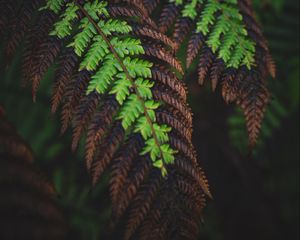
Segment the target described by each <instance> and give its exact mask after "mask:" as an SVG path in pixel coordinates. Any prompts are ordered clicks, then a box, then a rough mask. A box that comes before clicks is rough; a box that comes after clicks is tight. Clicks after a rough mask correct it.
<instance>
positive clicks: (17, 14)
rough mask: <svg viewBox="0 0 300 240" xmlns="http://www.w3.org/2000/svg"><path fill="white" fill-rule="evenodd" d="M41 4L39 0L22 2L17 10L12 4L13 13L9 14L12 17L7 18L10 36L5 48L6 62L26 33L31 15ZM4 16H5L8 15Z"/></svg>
mask: <svg viewBox="0 0 300 240" xmlns="http://www.w3.org/2000/svg"><path fill="white" fill-rule="evenodd" d="M41 2H42V1H41V0H33V1H29V2H22V3H21V6H20V7H19V8H18V7H17V5H18V4H17V3H15V4H14V5H15V6H14V8H15V11H12V12H11V14H12V15H10V16H9V15H8V18H9V19H11V20H10V24H9V32H10V34H9V36H8V39H7V41H6V47H5V48H6V50H5V51H6V57H7V59H8V60H10V59H11V58H12V56H13V55H14V53H15V51H16V49H17V47H18V46H19V45H20V43H21V41H22V40H23V38H24V36H25V34H26V33H27V32H28V29H29V27H30V22H31V19H32V17H33V13H34V12H35V11H36V10H37V9H38V8H39V7H40V6H41ZM4 14H5V15H6V14H8V13H4Z"/></svg>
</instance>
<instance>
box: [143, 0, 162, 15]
mask: <svg viewBox="0 0 300 240" xmlns="http://www.w3.org/2000/svg"><path fill="white" fill-rule="evenodd" d="M143 4H144V6H145V8H146V9H147V10H148V13H151V12H152V11H153V10H154V9H155V8H156V7H157V5H158V4H159V0H145V1H143Z"/></svg>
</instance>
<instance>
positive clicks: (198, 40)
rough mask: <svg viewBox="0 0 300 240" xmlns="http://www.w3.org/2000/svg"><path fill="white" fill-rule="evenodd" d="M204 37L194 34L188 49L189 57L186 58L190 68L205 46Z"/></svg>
mask: <svg viewBox="0 0 300 240" xmlns="http://www.w3.org/2000/svg"><path fill="white" fill-rule="evenodd" d="M204 41H205V40H204V37H203V35H202V34H201V33H194V34H193V35H192V36H191V38H190V40H189V44H188V49H187V53H186V54H187V57H186V66H187V67H188V68H189V67H190V66H191V64H192V62H193V61H194V59H195V58H196V57H197V55H198V54H199V52H200V49H201V48H202V46H203V44H204Z"/></svg>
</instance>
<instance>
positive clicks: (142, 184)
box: [0, 0, 210, 239]
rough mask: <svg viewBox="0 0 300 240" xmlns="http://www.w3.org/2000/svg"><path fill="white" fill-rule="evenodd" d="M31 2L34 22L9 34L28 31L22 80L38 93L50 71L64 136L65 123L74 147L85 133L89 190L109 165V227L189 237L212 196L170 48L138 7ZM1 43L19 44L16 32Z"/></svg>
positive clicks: (132, 233) (133, 234)
mask: <svg viewBox="0 0 300 240" xmlns="http://www.w3.org/2000/svg"><path fill="white" fill-rule="evenodd" d="M35 3H36V4H35V5H31V6H30V7H32V8H33V9H31V12H32V13H38V16H37V19H36V21H34V20H33V14H30V15H29V16H28V15H26V16H27V17H29V19H31V20H32V22H34V24H33V25H32V26H29V27H28V28H27V27H26V28H24V29H14V30H18V32H20V33H21V35H22V36H24V35H26V39H25V47H24V54H23V56H24V57H23V59H24V60H23V66H22V68H23V72H24V78H25V80H27V82H29V83H31V84H32V90H33V96H35V94H36V91H37V89H38V86H39V83H40V81H41V80H42V78H43V76H44V75H45V74H46V73H47V72H48V71H49V70H50V69H54V71H55V79H56V81H55V84H54V89H53V98H52V110H53V112H54V111H56V110H57V109H58V108H59V107H60V106H61V108H62V111H61V113H62V114H61V115H62V132H64V131H66V129H67V127H68V126H69V125H70V124H71V123H72V125H73V144H72V147H73V149H75V148H76V147H77V145H78V142H79V140H80V138H81V136H82V135H84V134H85V133H86V134H85V135H86V163H87V164H86V165H87V169H88V172H89V173H90V175H91V178H92V182H93V184H96V183H98V181H99V180H100V177H101V175H102V174H103V172H104V171H105V170H106V169H108V167H109V166H110V170H111V178H110V192H111V199H112V208H113V225H114V226H115V227H116V228H120V229H121V231H120V232H121V233H122V234H121V235H122V238H124V239H136V238H138V239H160V238H163V239H181V238H182V237H185V236H186V233H187V232H188V231H189V235H188V239H196V238H197V233H198V223H199V222H200V217H201V211H202V209H203V207H204V205H205V195H210V192H209V188H208V184H207V180H206V178H205V176H204V173H203V172H202V170H201V168H200V166H199V163H198V160H197V156H196V153H195V150H194V147H193V145H192V137H191V135H192V114H191V111H190V109H189V107H188V105H187V103H186V90H185V86H184V84H183V83H182V82H181V80H180V79H181V77H182V73H183V71H182V67H181V64H180V63H179V62H178V60H176V58H175V57H174V55H173V52H174V45H175V44H174V42H173V41H172V40H170V39H169V38H168V37H167V36H165V35H164V34H162V33H160V32H159V31H158V30H157V28H156V27H155V23H154V22H153V21H151V19H149V18H148V17H147V15H146V14H145V12H146V10H145V8H144V7H143V5H141V2H140V1H109V2H107V1H97V0H94V1H80V2H74V1H62V0H49V1H46V4H45V3H44V2H43V1H39V0H36V1H35ZM25 5H26V4H25V3H22V4H21V5H20V6H19V8H18V10H17V11H18V12H22V11H23V10H24V9H25ZM10 7H12V8H14V7H13V4H12V3H10V2H7V4H6V7H5V8H4V12H3V14H4V16H5V17H3V19H4V20H5V19H6V20H7V19H9V17H8V16H7V13H8V12H9V11H7V12H6V11H5V9H7V8H10ZM28 7H29V6H27V7H26V8H28ZM2 10H3V9H1V11H2ZM6 20H5V21H6ZM29 22H31V21H29ZM1 26H3V27H4V28H7V26H8V25H7V24H4V25H1ZM17 27H18V26H16V28H17ZM28 29H29V30H28ZM0 32H6V30H5V29H4V31H2V29H0ZM4 37H5V38H6V39H5V42H14V43H16V44H14V45H16V46H17V45H18V44H17V43H20V41H19V39H18V40H16V39H15V31H12V32H11V33H10V34H8V35H6V36H4ZM170 206H172V207H171V208H170ZM190 226H195V227H194V228H193V229H192V230H191V231H190ZM153 231H154V232H153ZM118 232H119V231H116V233H118ZM150 232H151V234H149V233H150ZM118 237H120V236H118ZM112 238H113V239H114V237H112ZM116 238H117V237H116Z"/></svg>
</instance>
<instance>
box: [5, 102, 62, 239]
mask: <svg viewBox="0 0 300 240" xmlns="http://www.w3.org/2000/svg"><path fill="white" fill-rule="evenodd" d="M33 160H34V157H33V152H32V151H31V149H30V147H29V146H28V145H27V144H26V143H25V142H24V140H22V139H21V138H20V137H19V136H18V134H17V133H16V132H15V129H14V127H13V126H12V125H11V124H10V123H9V122H8V121H7V120H6V118H5V113H4V110H3V109H2V107H1V106H0V189H1V191H2V192H3V193H5V194H2V196H1V199H0V212H1V215H0V221H1V227H0V237H1V239H3V240H9V239H24V238H25V239H65V238H66V232H67V224H66V222H65V219H64V216H63V214H62V211H61V209H60V207H59V206H58V204H57V203H56V197H57V196H56V193H55V190H54V187H53V186H52V184H50V183H49V182H48V181H47V180H46V177H45V176H44V175H43V174H42V173H41V172H40V171H39V170H37V169H36V167H35V166H33ZM16 229H17V231H16Z"/></svg>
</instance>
